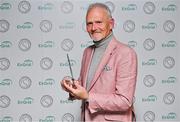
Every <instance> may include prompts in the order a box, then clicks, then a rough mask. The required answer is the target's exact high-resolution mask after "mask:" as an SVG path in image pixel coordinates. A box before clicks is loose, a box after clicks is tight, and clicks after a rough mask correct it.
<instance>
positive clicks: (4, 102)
mask: <svg viewBox="0 0 180 122" xmlns="http://www.w3.org/2000/svg"><path fill="white" fill-rule="evenodd" d="M10 102H11V99H10V98H9V97H8V96H6V95H2V96H0V108H7V107H8V106H9V105H10Z"/></svg>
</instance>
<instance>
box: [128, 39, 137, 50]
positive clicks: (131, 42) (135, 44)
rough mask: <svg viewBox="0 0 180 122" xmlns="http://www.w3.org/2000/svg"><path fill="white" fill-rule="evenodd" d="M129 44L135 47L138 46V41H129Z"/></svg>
mask: <svg viewBox="0 0 180 122" xmlns="http://www.w3.org/2000/svg"><path fill="white" fill-rule="evenodd" d="M128 46H129V47H131V48H135V47H136V46H137V42H136V41H129V42H128Z"/></svg>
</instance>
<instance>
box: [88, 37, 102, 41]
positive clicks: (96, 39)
mask: <svg viewBox="0 0 180 122" xmlns="http://www.w3.org/2000/svg"><path fill="white" fill-rule="evenodd" d="M91 39H92V40H93V41H100V40H101V39H102V38H95V37H91Z"/></svg>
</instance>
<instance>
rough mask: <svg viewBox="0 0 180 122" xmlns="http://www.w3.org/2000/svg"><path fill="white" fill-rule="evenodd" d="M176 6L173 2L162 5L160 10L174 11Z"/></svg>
mask: <svg viewBox="0 0 180 122" xmlns="http://www.w3.org/2000/svg"><path fill="white" fill-rule="evenodd" d="M176 10H177V6H176V5H175V4H169V5H168V6H165V7H162V11H172V12H174V11H176Z"/></svg>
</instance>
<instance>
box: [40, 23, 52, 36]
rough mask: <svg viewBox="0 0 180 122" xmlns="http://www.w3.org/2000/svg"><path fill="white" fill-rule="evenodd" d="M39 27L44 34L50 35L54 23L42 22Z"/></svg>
mask: <svg viewBox="0 0 180 122" xmlns="http://www.w3.org/2000/svg"><path fill="white" fill-rule="evenodd" d="M39 27H40V29H41V31H42V32H45V33H48V32H50V31H51V30H52V23H51V21H49V20H42V21H41V22H40V25H39Z"/></svg>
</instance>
